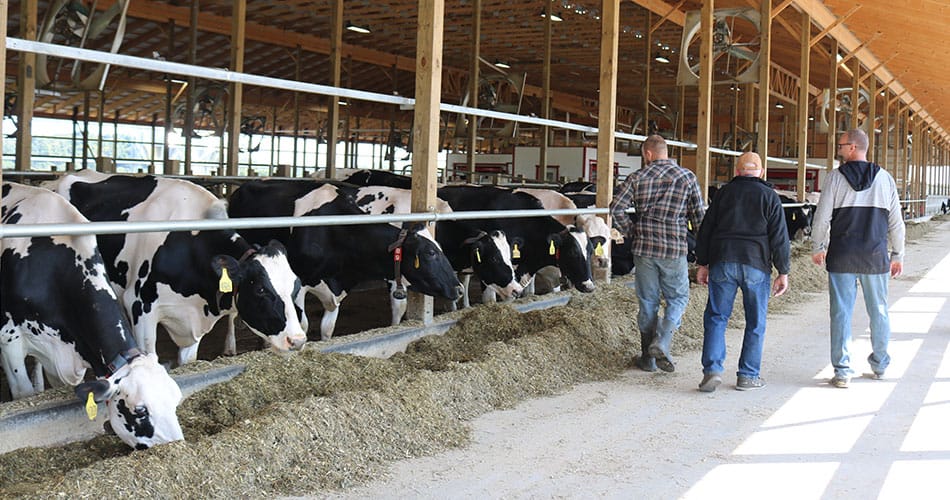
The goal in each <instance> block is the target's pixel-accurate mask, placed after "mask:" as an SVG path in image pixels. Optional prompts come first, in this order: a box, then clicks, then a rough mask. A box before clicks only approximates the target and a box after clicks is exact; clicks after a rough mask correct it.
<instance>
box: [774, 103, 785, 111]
mask: <svg viewBox="0 0 950 500" xmlns="http://www.w3.org/2000/svg"><path fill="white" fill-rule="evenodd" d="M775 107H776V109H785V105H784V104H782V103H780V102H777V103H775Z"/></svg>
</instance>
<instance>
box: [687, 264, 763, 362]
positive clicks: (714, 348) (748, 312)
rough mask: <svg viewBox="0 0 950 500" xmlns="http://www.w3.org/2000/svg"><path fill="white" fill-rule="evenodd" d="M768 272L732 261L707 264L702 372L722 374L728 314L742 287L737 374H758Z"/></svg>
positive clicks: (729, 314) (730, 312)
mask: <svg viewBox="0 0 950 500" xmlns="http://www.w3.org/2000/svg"><path fill="white" fill-rule="evenodd" d="M769 279H770V275H769V273H766V272H765V271H762V270H761V269H757V268H755V267H752V266H749V265H745V264H739V263H736V262H718V263H715V264H711V265H710V266H709V300H708V301H706V312H705V313H703V357H702V362H703V373H706V374H709V373H722V372H723V366H722V364H723V362H724V361H725V360H726V325H727V324H728V323H729V316H731V315H732V305H733V304H734V303H735V301H736V293H737V292H738V291H739V289H741V290H742V307H743V310H744V311H745V334H744V335H743V337H742V352H741V353H740V354H739V371H737V372H736V375H738V376H740V377H749V378H755V377H758V376H759V370H760V368H761V366H762V344H763V341H764V339H765V317H766V314H767V313H768V308H769V295H771V293H772V287H771V284H770V281H769Z"/></svg>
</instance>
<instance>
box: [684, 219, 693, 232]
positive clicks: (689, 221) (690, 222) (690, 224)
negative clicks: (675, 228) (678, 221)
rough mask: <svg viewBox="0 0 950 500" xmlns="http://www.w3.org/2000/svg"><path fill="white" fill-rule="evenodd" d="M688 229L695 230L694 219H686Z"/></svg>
mask: <svg viewBox="0 0 950 500" xmlns="http://www.w3.org/2000/svg"><path fill="white" fill-rule="evenodd" d="M686 229H689V230H690V231H692V230H693V221H691V220H688V221H686Z"/></svg>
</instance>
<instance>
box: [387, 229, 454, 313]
mask: <svg viewBox="0 0 950 500" xmlns="http://www.w3.org/2000/svg"><path fill="white" fill-rule="evenodd" d="M400 271H401V272H402V275H403V276H404V277H405V278H406V279H407V280H408V281H409V289H410V290H412V291H414V292H418V293H422V294H425V295H432V296H435V297H442V298H445V299H448V300H456V299H458V298H459V296H460V295H461V293H462V284H461V283H459V280H458V277H456V275H455V270H454V269H452V264H451V263H450V262H449V259H447V258H446V257H445V254H444V253H442V249H441V247H439V244H438V243H436V241H435V239H434V238H433V237H432V233H430V232H429V229H428V228H427V227H426V226H425V225H424V224H412V225H410V226H409V228H408V232H407V234H406V238H405V240H404V241H403V243H402V263H401V265H400Z"/></svg>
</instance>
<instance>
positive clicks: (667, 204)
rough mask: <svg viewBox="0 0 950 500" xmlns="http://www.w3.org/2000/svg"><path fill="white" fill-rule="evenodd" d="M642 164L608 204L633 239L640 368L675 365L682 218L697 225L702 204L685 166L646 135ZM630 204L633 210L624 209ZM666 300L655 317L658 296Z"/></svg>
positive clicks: (683, 294)
mask: <svg viewBox="0 0 950 500" xmlns="http://www.w3.org/2000/svg"><path fill="white" fill-rule="evenodd" d="M640 149H641V151H642V155H643V164H644V165H645V166H644V167H643V168H641V169H640V170H637V171H636V172H634V173H633V174H631V175H630V176H628V177H627V179H626V180H625V181H624V182H623V184H621V185H620V187H619V188H617V191H616V192H615V193H614V199H613V202H611V204H610V215H611V217H613V224H614V226H615V227H617V228H618V229H619V230H620V231H621V233H622V234H623V235H624V236H625V237H627V238H633V245H632V251H633V263H634V266H635V268H634V269H635V272H636V289H637V300H638V302H639V304H640V312H639V313H638V314H637V324H638V325H639V328H640V349H641V356H640V358H638V359H637V361H636V364H637V366H638V367H639V368H640V369H642V370H645V371H648V372H652V371H656V368H657V366H659V367H660V369H661V370H663V371H666V372H672V371H673V370H675V369H676V367H675V366H674V364H673V358H672V356H670V345H671V343H672V341H673V332H674V331H675V330H676V329H677V328H679V326H680V320H681V319H682V317H683V312H684V311H685V310H686V305H687V304H688V303H689V268H688V264H687V263H686V252H687V244H686V230H687V226H686V223H687V220H688V221H689V222H691V223H692V227H697V228H698V227H699V226H700V223H701V222H702V220H703V215H704V213H705V208H704V204H703V199H702V194H701V193H700V189H699V183H698V182H697V180H696V175H694V174H693V173H692V172H690V171H689V170H687V169H685V168H683V167H680V166H679V165H677V164H676V162H675V161H674V160H672V159H670V158H669V156H668V152H667V147H666V141H665V140H664V139H663V138H662V137H660V136H659V135H651V136H650V137H647V139H646V140H645V141H644V142H643V145H642V146H641V148H640ZM630 207H635V208H636V214H635V215H633V216H632V217H631V216H628V215H627V214H625V213H624V211H625V210H627V209H628V208H630ZM661 294H662V296H663V298H665V299H666V309H665V311H664V313H663V317H662V318H660V317H659V310H660V295H661Z"/></svg>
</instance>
